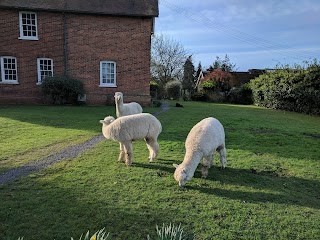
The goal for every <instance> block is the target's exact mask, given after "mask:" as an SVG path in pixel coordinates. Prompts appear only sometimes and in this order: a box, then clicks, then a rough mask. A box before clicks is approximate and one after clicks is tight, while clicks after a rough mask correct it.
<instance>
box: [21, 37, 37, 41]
mask: <svg viewBox="0 0 320 240" xmlns="http://www.w3.org/2000/svg"><path fill="white" fill-rule="evenodd" d="M19 39H20V40H32V41H38V40H39V38H38V37H19Z"/></svg>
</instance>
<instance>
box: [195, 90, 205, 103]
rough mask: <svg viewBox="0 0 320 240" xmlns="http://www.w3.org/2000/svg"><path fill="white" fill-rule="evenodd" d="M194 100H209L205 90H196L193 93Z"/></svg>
mask: <svg viewBox="0 0 320 240" xmlns="http://www.w3.org/2000/svg"><path fill="white" fill-rule="evenodd" d="M191 100H192V101H201V102H205V101H207V100H208V99H207V95H206V94H205V93H204V91H199V92H195V93H193V94H192V95H191Z"/></svg>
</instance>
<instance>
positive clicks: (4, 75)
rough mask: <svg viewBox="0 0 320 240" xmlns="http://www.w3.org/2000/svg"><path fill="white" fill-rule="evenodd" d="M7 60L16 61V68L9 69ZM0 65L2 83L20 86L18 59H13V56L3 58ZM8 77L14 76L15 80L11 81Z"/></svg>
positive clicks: (0, 59)
mask: <svg viewBox="0 0 320 240" xmlns="http://www.w3.org/2000/svg"><path fill="white" fill-rule="evenodd" d="M5 59H11V60H14V68H12V67H11V68H8V66H6V64H8V63H5ZM9 64H12V63H9ZM0 65H1V68H0V69H1V70H0V72H1V81H0V83H4V84H19V82H18V68H17V58H16V57H12V56H2V57H0ZM8 71H9V72H10V71H13V72H11V73H8ZM8 75H12V76H15V79H9V78H8Z"/></svg>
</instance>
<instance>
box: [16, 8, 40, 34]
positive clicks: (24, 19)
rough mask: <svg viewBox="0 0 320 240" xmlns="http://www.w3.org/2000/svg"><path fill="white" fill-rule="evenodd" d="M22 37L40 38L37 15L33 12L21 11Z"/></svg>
mask: <svg viewBox="0 0 320 240" xmlns="http://www.w3.org/2000/svg"><path fill="white" fill-rule="evenodd" d="M19 25H20V38H19V39H28V40H38V30H37V15H36V14H35V13H33V12H19Z"/></svg>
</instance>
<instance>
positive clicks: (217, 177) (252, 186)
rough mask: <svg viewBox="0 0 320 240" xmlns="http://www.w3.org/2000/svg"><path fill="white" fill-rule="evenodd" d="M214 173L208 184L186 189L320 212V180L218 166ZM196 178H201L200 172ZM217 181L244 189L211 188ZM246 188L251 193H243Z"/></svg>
mask: <svg viewBox="0 0 320 240" xmlns="http://www.w3.org/2000/svg"><path fill="white" fill-rule="evenodd" d="M210 170H211V171H210ZM210 170H209V176H208V178H207V179H206V181H208V182H207V183H206V181H205V183H204V184H198V185H195V184H190V183H191V181H192V180H191V181H190V183H189V184H188V183H187V185H186V188H187V189H190V190H191V189H192V190H195V191H200V192H203V193H205V194H209V195H210V194H213V195H217V196H221V197H225V198H229V199H234V200H241V201H243V202H254V203H258V202H260V203H261V202H262V203H267V202H273V203H278V204H289V205H300V206H304V207H311V208H315V209H320V201H319V199H320V192H319V191H318V189H319V181H316V180H310V179H304V178H299V177H293V176H280V175H278V174H277V173H275V172H270V171H261V172H256V171H255V170H254V169H237V168H226V169H223V170H222V169H221V168H219V167H215V166H214V167H212V168H211V169H210ZM194 177H195V178H201V176H200V173H199V171H197V172H196V174H195V176H194ZM214 181H216V182H219V183H220V184H221V185H225V184H227V185H233V186H234V189H240V190H226V189H222V188H217V187H214V188H210V185H211V183H212V182H214ZM243 187H246V188H248V191H247V190H241V189H243ZM252 190H253V191H252ZM270 191H273V192H270Z"/></svg>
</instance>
